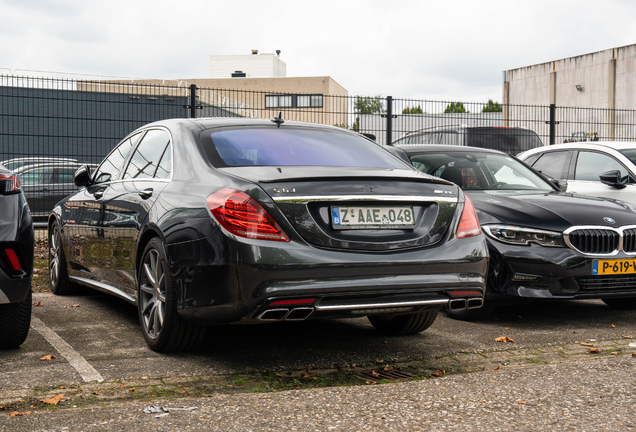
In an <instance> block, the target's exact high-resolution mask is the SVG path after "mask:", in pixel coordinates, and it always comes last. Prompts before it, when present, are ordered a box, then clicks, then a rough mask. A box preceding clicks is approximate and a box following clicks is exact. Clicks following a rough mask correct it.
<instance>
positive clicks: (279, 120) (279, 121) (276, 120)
mask: <svg viewBox="0 0 636 432" xmlns="http://www.w3.org/2000/svg"><path fill="white" fill-rule="evenodd" d="M282 114H283V113H282V111H278V116H274V117H272V118H271V119H270V120H271V121H273V122H274V123H276V126H277V127H280V125H282V124H283V123H285V120H283V116H282Z"/></svg>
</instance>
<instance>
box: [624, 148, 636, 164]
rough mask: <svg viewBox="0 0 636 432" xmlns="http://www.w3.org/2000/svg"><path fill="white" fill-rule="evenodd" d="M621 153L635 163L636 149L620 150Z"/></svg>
mask: <svg viewBox="0 0 636 432" xmlns="http://www.w3.org/2000/svg"><path fill="white" fill-rule="evenodd" d="M621 153H623V154H624V155H625V156H627V157H628V158H629V160H630V161H632V163H633V164H634V165H636V149H627V150H621Z"/></svg>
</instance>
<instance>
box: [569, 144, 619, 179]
mask: <svg viewBox="0 0 636 432" xmlns="http://www.w3.org/2000/svg"><path fill="white" fill-rule="evenodd" d="M614 170H618V171H620V172H621V177H624V176H626V175H628V172H627V169H625V167H624V166H623V165H622V164H621V163H620V162H619V161H617V160H616V159H614V158H613V157H611V156H607V155H605V154H602V153H595V152H588V151H580V152H579V157H578V159H577V160H576V172H575V173H574V180H587V181H601V180H600V179H599V178H598V176H599V175H601V174H603V173H604V172H607V171H614Z"/></svg>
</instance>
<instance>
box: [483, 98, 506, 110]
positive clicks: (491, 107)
mask: <svg viewBox="0 0 636 432" xmlns="http://www.w3.org/2000/svg"><path fill="white" fill-rule="evenodd" d="M501 111H502V107H501V104H500V103H499V102H493V101H492V99H488V104H486V106H485V107H484V108H483V109H482V110H481V112H501Z"/></svg>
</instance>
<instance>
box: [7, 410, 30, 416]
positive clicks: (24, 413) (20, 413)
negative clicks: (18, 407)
mask: <svg viewBox="0 0 636 432" xmlns="http://www.w3.org/2000/svg"><path fill="white" fill-rule="evenodd" d="M28 414H31V411H25V412H17V411H13V412H12V413H11V415H10V417H17V416H23V415H28Z"/></svg>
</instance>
